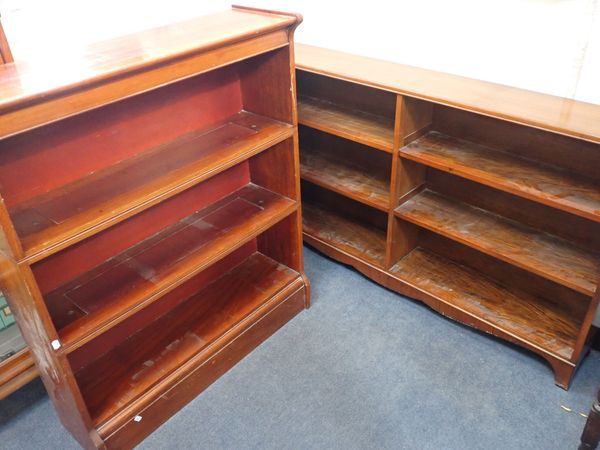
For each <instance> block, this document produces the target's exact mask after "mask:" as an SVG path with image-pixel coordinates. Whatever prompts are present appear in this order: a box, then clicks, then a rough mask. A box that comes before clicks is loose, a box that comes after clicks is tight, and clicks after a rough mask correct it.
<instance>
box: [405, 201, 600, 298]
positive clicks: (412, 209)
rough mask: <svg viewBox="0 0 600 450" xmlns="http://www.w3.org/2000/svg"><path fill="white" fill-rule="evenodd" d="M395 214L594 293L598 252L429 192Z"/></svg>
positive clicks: (599, 261) (599, 262)
mask: <svg viewBox="0 0 600 450" xmlns="http://www.w3.org/2000/svg"><path fill="white" fill-rule="evenodd" d="M396 214H397V215H398V216H399V217H401V218H402V219H404V220H408V221H410V222H412V223H414V224H416V225H419V226H421V227H424V228H427V229H428V230H431V231H433V232H435V233H439V234H442V235H443V236H446V237H449V238H451V239H454V240H456V241H458V242H461V243H463V244H465V245H468V246H470V247H473V248H475V249H477V250H480V251H482V252H485V253H488V254H490V255H492V256H495V257H497V258H499V259H502V260H504V261H507V262H509V263H511V264H514V265H515V266H517V267H521V268H522V269H525V270H528V271H530V272H533V273H535V274H537V275H540V276H542V277H545V278H548V279H550V280H552V281H555V282H557V283H560V284H563V285H564V286H567V287H569V288H571V289H574V290H576V291H578V292H581V293H583V294H585V295H588V296H589V297H592V296H593V295H594V292H595V291H596V284H597V282H598V280H599V279H600V254H598V253H594V252H590V251H588V250H586V249H583V248H579V247H577V246H576V245H574V244H573V243H571V242H568V241H565V240H564V239H561V238H559V237H556V236H553V235H551V234H548V233H546V232H544V231H540V230H536V229H533V228H530V227H527V226H524V225H522V224H520V223H518V222H515V221H512V220H508V219H506V218H504V217H501V216H498V215H496V214H491V213H489V212H487V211H485V210H482V209H479V208H475V207H473V206H471V205H468V204H466V203H463V202H457V201H456V200H454V199H452V198H449V197H445V196H443V195H441V194H439V193H437V192H434V191H431V190H428V189H426V190H424V191H422V192H420V193H419V194H417V195H415V196H414V197H412V198H410V199H409V200H408V201H406V202H405V203H403V204H402V205H400V206H399V207H398V208H397V209H396Z"/></svg>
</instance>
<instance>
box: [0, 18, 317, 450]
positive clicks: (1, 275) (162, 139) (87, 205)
mask: <svg viewBox="0 0 600 450" xmlns="http://www.w3.org/2000/svg"><path fill="white" fill-rule="evenodd" d="M300 21H301V17H300V16H299V15H296V14H286V13H278V12H272V11H260V10H256V9H249V8H241V7H235V9H234V11H230V12H226V13H223V14H216V15H212V16H209V17H205V18H203V19H198V20H192V21H190V22H186V23H184V24H174V25H172V26H168V27H165V28H161V29H157V30H151V31H148V32H143V33H140V34H139V35H137V36H131V37H126V38H121V39H116V40H115V41H113V42H109V43H105V44H99V45H98V46H95V48H92V49H90V50H91V51H92V53H93V56H92V57H91V59H85V58H84V61H83V62H82V64H81V65H82V67H83V69H82V71H80V72H78V71H66V72H64V73H63V75H64V77H63V78H61V77H58V76H54V75H56V73H54V70H55V69H57V68H60V69H63V67H62V66H56V67H51V68H45V69H46V70H45V71H42V72H38V73H34V72H31V70H33V69H34V68H33V67H26V65H23V64H21V63H19V64H15V65H13V66H11V67H12V69H6V70H2V71H0V96H3V97H2V99H1V100H0V113H1V114H2V121H1V124H0V146H1V147H2V148H1V150H2V151H1V152H0V155H1V156H0V194H2V197H3V201H1V202H0V224H1V225H2V228H1V229H0V284H1V287H2V290H3V292H6V295H7V298H8V301H9V305H10V307H11V310H13V311H14V312H15V315H16V317H17V320H18V321H19V325H20V327H21V328H22V330H23V333H24V336H25V339H26V341H27V344H28V345H29V347H30V349H31V351H32V353H33V355H34V359H35V361H36V364H37V366H38V369H39V372H40V375H41V377H42V380H43V382H44V384H45V386H46V388H47V390H48V393H49V396H50V398H51V400H52V402H53V403H54V405H55V407H56V409H57V412H58V415H59V417H60V419H61V421H62V423H63V425H64V426H65V427H66V428H67V429H68V430H69V431H70V432H71V433H72V434H73V436H74V437H75V439H76V440H77V441H78V442H79V444H80V445H81V446H82V447H83V448H86V449H97V448H98V449H99V448H119V449H125V448H132V447H133V446H134V445H136V444H137V443H139V442H140V441H141V440H142V439H143V438H144V437H145V436H147V435H148V434H149V433H151V432H152V431H154V430H155V428H156V427H157V426H159V425H160V424H161V423H163V422H164V421H166V420H167V419H168V418H169V417H170V416H171V415H172V414H174V413H175V412H176V411H177V410H178V409H179V408H181V407H182V406H183V405H184V404H186V403H187V402H189V401H190V400H192V399H193V398H194V396H196V395H197V394H198V393H200V392H201V391H202V390H203V389H205V388H206V387H207V386H208V385H209V384H210V383H212V382H213V381H214V380H216V379H217V378H218V377H219V376H221V375H222V374H223V373H224V372H225V371H226V370H228V369H229V368H231V367H232V366H233V365H234V364H235V363H236V362H237V361H239V360H240V359H241V358H242V357H243V356H244V355H246V354H247V353H248V352H250V351H251V350H252V349H253V348H255V347H256V346H257V345H259V344H260V342H262V341H263V340H264V339H266V338H267V337H268V336H269V335H271V334H272V333H273V332H274V331H275V330H276V329H277V328H279V327H280V326H282V325H283V324H284V323H285V322H286V321H287V320H289V319H290V318H291V317H293V316H294V315H295V314H297V313H298V312H299V311H300V310H301V309H303V308H305V307H308V306H309V292H308V281H307V280H306V276H305V274H304V273H303V257H302V246H301V245H302V242H301V228H300V227H301V219H300V211H299V208H298V205H299V198H300V194H299V184H300V177H299V156H298V147H297V142H298V140H297V129H296V125H297V118H296V109H295V84H294V68H293V62H294V60H293V54H292V52H293V45H292V39H293V32H294V29H295V27H296V26H297V25H298V24H299V23H300ZM140 44H143V45H145V47H143V48H137V50H136V49H134V48H133V47H135V46H139V45H140ZM148 48H149V49H150V50H148ZM111 49H112V50H111ZM113 50H114V52H113ZM88 63H89V65H88ZM37 70H39V68H38V69H37ZM57 70H58V69H57ZM32 74H33V75H32ZM40 74H43V75H40ZM61 76H62V75H61ZM36 80H37V81H36ZM27 83H29V84H27ZM274 168H276V169H277V170H274ZM61 227H62V228H61ZM252 255H255V256H252ZM257 258H258V259H257ZM244 261H246V262H245V263H244V264H243V265H242V266H240V264H241V263H243V262H244ZM253 261H254V262H256V264H254V263H253ZM266 262H268V263H266ZM267 266H268V267H267ZM244 267H245V268H244ZM236 268H237V269H239V270H240V271H239V272H237V275H236V274H235V272H231V273H232V274H233V275H226V274H227V273H229V272H230V271H232V270H234V271H235V269H236ZM240 268H242V269H240ZM211 286H212V287H211ZM211 289H212V290H211ZM184 305H186V306H185V308H184ZM179 313H180V314H179ZM140 336H142V338H140ZM202 339H206V340H205V341H203V340H202ZM128 343H129V344H130V345H128ZM132 343H133V344H132ZM177 343H182V345H183V346H182V347H181V346H180V347H178V346H177ZM170 350H173V352H171V353H169V352H170ZM121 352H122V353H121ZM117 354H119V355H120V356H118V357H115V355H117ZM136 356H139V358H137V359H136ZM150 359H152V360H153V361H155V362H156V365H155V367H154V369H152V367H150V366H147V365H144V362H147V361H149V360H150ZM100 361H103V362H102V363H100ZM127 363H131V364H129V365H128V364H127ZM94 364H97V365H98V368H99V369H102V370H95V369H93V367H94ZM136 364H138V365H136ZM100 365H101V367H100ZM90 367H92V369H89V368H90ZM138 369H143V370H142V371H139V370H138ZM136 380H137V382H136ZM141 411H143V414H144V416H143V417H144V421H143V423H142V424H139V423H138V422H139V419H136V420H134V418H135V417H136V416H137V415H139V414H140V412H141Z"/></svg>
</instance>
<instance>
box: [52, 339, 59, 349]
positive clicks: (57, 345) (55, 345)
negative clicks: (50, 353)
mask: <svg viewBox="0 0 600 450" xmlns="http://www.w3.org/2000/svg"><path fill="white" fill-rule="evenodd" d="M50 345H51V346H52V348H53V349H54V350H58V349H59V348H60V341H59V340H58V339H54V340H53V341H52V342H50Z"/></svg>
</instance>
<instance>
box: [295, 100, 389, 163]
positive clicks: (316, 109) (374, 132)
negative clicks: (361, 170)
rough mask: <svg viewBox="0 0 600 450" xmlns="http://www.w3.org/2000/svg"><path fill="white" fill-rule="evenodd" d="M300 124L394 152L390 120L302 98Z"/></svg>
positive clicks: (299, 112) (299, 102) (322, 101)
mask: <svg viewBox="0 0 600 450" xmlns="http://www.w3.org/2000/svg"><path fill="white" fill-rule="evenodd" d="M298 123H300V124H301V125H306V126H309V127H312V128H316V129H317V130H321V131H325V132H328V133H331V134H334V135H336V136H340V137H343V138H345V139H349V140H351V141H355V142H359V143H361V144H364V145H369V146H371V147H374V148H377V149H379V150H383V151H386V152H391V151H392V144H393V142H394V123H393V120H392V119H389V118H387V117H383V116H378V115H376V114H373V113H370V112H366V111H358V110H350V109H347V108H345V107H344V106H341V105H336V104H334V103H331V102H329V101H327V100H322V99H317V98H312V97H303V96H301V97H299V98H298Z"/></svg>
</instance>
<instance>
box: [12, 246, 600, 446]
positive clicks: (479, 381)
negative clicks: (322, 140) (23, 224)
mask: <svg viewBox="0 0 600 450" xmlns="http://www.w3.org/2000/svg"><path fill="white" fill-rule="evenodd" d="M306 270H307V273H308V275H309V277H310V279H311V281H312V286H313V306H312V307H311V309H309V310H307V311H305V312H303V313H301V314H300V315H299V316H297V317H296V318H295V319H294V320H293V321H291V322H290V323H289V324H287V325H286V326H285V327H283V328H282V329H281V330H279V331H278V332H277V333H276V334H275V335H274V336H273V337H271V338H270V339H269V340H267V341H266V342H265V343H264V344H263V345H261V346H260V347H259V348H258V349H256V350H255V351H254V352H253V353H251V354H250V355H249V356H248V357H246V358H245V359H244V360H243V361H242V362H241V363H240V364H238V365H237V366H236V367H234V368H233V369H232V370H231V371H229V372H228V373H227V374H226V375H225V376H223V377H222V378H221V379H219V380H218V381H217V382H216V383H214V384H213V385H212V386H211V387H210V388H208V389H207V390H206V391H204V393H202V394H201V395H200V396H199V397H198V398H196V399H195V400H193V401H192V402H191V403H189V404H188V405H187V406H186V407H185V408H184V409H182V410H181V411H180V412H179V413H177V414H176V415H175V416H173V417H172V418H171V419H170V420H169V421H168V422H167V423H165V424H164V425H163V426H162V427H161V428H160V429H159V430H157V431H156V432H155V433H154V434H152V435H151V436H150V437H149V438H148V439H146V440H145V441H144V442H143V443H142V445H141V446H140V448H142V449H211V450H212V449H236V450H238V449H261V450H262V449H278V450H279V449H529V450H530V449H540V450H552V449H557V450H558V449H559V450H565V449H575V448H576V447H577V443H578V439H579V434H580V433H581V430H582V428H583V425H584V422H585V419H584V418H583V417H581V416H580V415H579V412H585V413H587V411H588V409H589V407H590V406H591V402H592V397H593V395H594V392H595V390H596V389H597V388H598V386H599V385H600V353H597V352H593V353H591V354H590V355H589V356H588V358H587V359H586V360H585V362H584V364H583V365H582V367H581V369H580V370H579V371H578V373H577V374H576V376H575V379H574V381H573V384H572V387H571V389H570V390H569V391H568V392H565V391H563V390H562V389H560V388H557V387H555V386H554V383H553V376H552V372H551V370H550V369H549V367H548V366H547V365H546V364H545V363H544V362H543V361H542V360H541V359H539V358H537V357H535V356H534V355H532V354H531V353H529V352H525V351H521V350H520V349H518V348H517V347H514V346H512V345H509V344H505V343H503V342H501V341H499V340H497V339H494V338H492V337H489V336H486V335H484V334H481V333H478V332H475V331H473V330H471V329H469V328H466V327H463V326H461V325H459V324H456V323H454V322H452V321H450V320H447V319H445V318H443V317H441V316H440V315H438V314H436V313H433V312H432V311H431V310H429V309H428V308H427V307H425V306H423V305H422V304H420V303H416V302H413V301H410V300H407V299H404V298H402V297H400V296H398V295H396V294H394V293H392V292H390V291H387V290H386V289H383V288H381V287H380V286H378V285H376V284H374V283H372V282H371V281H369V280H368V279H366V278H364V277H362V276H361V275H359V274H358V273H356V272H354V271H352V270H350V269H348V268H346V267H344V266H342V265H339V264H337V263H334V262H332V261H330V260H328V259H327V258H324V257H323V256H321V255H319V254H317V253H315V252H313V251H310V250H308V249H307V251H306ZM561 405H562V406H565V407H568V408H570V409H572V412H567V411H565V410H564V409H563V408H561ZM0 448H2V449H6V450H8V449H61V450H62V449H64V450H66V449H71V448H77V445H76V444H75V442H74V441H73V440H72V438H71V437H70V436H69V435H68V433H67V432H66V431H64V430H63V428H62V427H61V425H60V424H59V422H58V420H57V418H56V415H55V413H54V410H53V408H52V405H51V404H50V402H49V401H48V399H47V397H46V396H45V393H44V391H43V388H42V387H41V385H40V384H39V383H32V384H30V385H29V387H28V388H27V389H25V390H22V391H20V392H18V393H17V394H14V395H13V396H11V397H9V398H8V399H6V400H4V401H3V402H1V403H0Z"/></svg>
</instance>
